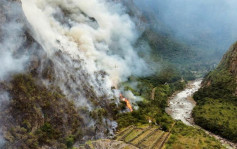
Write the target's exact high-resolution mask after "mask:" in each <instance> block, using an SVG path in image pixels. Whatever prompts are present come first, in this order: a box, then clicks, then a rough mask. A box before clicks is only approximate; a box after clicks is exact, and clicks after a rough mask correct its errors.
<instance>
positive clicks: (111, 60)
mask: <svg viewBox="0 0 237 149" xmlns="http://www.w3.org/2000/svg"><path fill="white" fill-rule="evenodd" d="M22 4H23V9H24V12H25V15H26V17H27V19H28V21H29V22H30V24H31V25H32V27H33V29H34V31H35V34H36V36H37V39H38V41H39V42H40V43H41V45H43V47H44V48H45V49H47V52H48V54H52V53H53V52H55V50H58V49H60V50H62V51H63V52H66V53H68V54H69V55H71V57H73V58H75V59H77V58H78V56H80V58H81V59H84V60H86V65H87V69H88V71H89V73H93V72H95V71H98V70H103V71H105V72H106V73H108V74H109V77H110V79H111V80H112V82H111V83H112V84H113V85H116V84H117V83H118V82H120V81H124V80H126V78H127V77H128V76H130V75H132V74H133V75H146V73H144V71H143V70H144V68H145V67H146V66H145V63H144V62H143V60H141V59H140V58H139V57H138V56H137V54H136V52H135V51H134V50H133V44H134V42H135V41H136V39H137V34H136V31H135V26H134V24H133V22H132V21H131V20H130V18H129V16H128V15H126V14H124V13H123V9H122V7H121V5H119V4H115V3H112V2H111V3H109V2H107V1H98V0H91V1H89V2H85V1H82V0H79V1H76V0H71V1H70V3H69V2H68V1H65V0H63V1H62V0H55V1H49V0H44V1H27V0H23V1H22ZM36 16H37V17H36ZM134 61H136V63H135V62H134Z"/></svg>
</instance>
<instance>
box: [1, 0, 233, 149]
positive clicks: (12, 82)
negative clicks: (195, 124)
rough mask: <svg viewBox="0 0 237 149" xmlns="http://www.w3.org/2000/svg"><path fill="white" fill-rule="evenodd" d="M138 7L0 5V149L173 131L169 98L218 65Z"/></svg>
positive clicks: (11, 1)
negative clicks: (126, 132)
mask: <svg viewBox="0 0 237 149" xmlns="http://www.w3.org/2000/svg"><path fill="white" fill-rule="evenodd" d="M142 4H143V3H141V2H140V1H137V2H135V1H132V0H129V1H125V0H122V1H118V0H112V1H111V0H87V1H85V0H1V1H0V148H7V149H8V148H9V149H10V148H42V149H45V148H53V149H54V148H55V149H56V148H72V147H73V146H74V147H78V146H80V144H82V143H85V142H86V141H88V140H96V139H101V138H113V137H114V136H115V131H116V130H117V129H118V128H122V127H126V126H128V125H132V124H134V125H143V124H147V123H151V124H152V125H153V124H154V125H158V126H160V129H162V130H163V131H171V128H173V123H174V120H172V119H171V117H169V116H168V115H167V114H166V113H165V107H166V106H167V100H168V97H169V96H171V95H172V94H173V93H174V92H175V91H177V90H180V89H183V88H184V87H185V84H186V82H185V81H187V80H192V79H195V78H196V77H200V76H202V75H203V74H205V73H206V72H207V71H208V70H210V69H212V68H213V64H215V63H216V62H217V61H218V57H213V59H209V57H211V56H213V53H209V52H207V53H209V54H208V56H207V55H206V56H207V57H204V56H205V54H206V53H205V52H203V49H205V48H207V47H205V46H203V45H202V44H199V43H197V42H196V40H197V39H196V37H198V38H199V37H200V36H196V34H193V32H189V30H187V31H186V30H185V32H183V34H179V33H180V30H178V29H181V27H180V26H182V25H183V24H177V28H178V29H177V30H176V28H174V27H173V26H172V25H170V24H169V22H167V20H166V19H165V18H166V16H164V15H160V13H159V15H158V16H157V15H156V14H154V13H153V12H154V11H153V7H150V6H149V7H150V8H152V9H150V10H152V11H147V10H146V5H144V7H143V6H142ZM162 7H163V5H162ZM164 8H166V7H164ZM178 8H179V7H178ZM167 10H168V9H167ZM164 12H166V11H164ZM178 26H179V27H178ZM200 27H202V26H200ZM218 27H219V26H218ZM206 30H207V29H205V32H206ZM192 31H193V30H192ZM197 32H199V30H198V31H197ZM215 33H216V32H215ZM187 34H193V36H195V38H189V37H188V36H186V35H187ZM215 35H216V34H215ZM228 35H229V34H228V33H227V34H226V35H225V36H228ZM181 37H182V38H181ZM205 37H206V36H205ZM187 39H190V40H191V41H189V40H187ZM221 39H222V38H221ZM231 39H232V38H231ZM228 41H229V39H228ZM192 42H195V43H197V44H198V45H200V47H199V46H196V45H195V46H193V44H192ZM218 42H219V41H218ZM204 45H205V44H204ZM207 49H210V48H209V47H208V48H207ZM200 51H202V52H200ZM207 59H208V61H207ZM183 79H184V80H183ZM151 93H152V94H153V95H154V96H155V95H156V97H154V99H153V100H151V99H150V97H151V96H150V94H151ZM181 126H182V124H181V123H180V124H179V126H177V128H176V129H179V127H181ZM182 127H183V126H182ZM187 130H188V129H187ZM179 131H182V130H179ZM192 131H193V132H195V131H196V129H192ZM182 137H184V138H185V137H186V136H182ZM198 137H203V138H204V140H211V139H210V137H205V135H204V133H201V135H199V136H198ZM176 141H177V140H176ZM210 142H212V143H213V144H214V145H216V146H220V143H219V142H216V140H211V141H210ZM212 143H210V144H212ZM206 145H208V143H207V144H204V146H206Z"/></svg>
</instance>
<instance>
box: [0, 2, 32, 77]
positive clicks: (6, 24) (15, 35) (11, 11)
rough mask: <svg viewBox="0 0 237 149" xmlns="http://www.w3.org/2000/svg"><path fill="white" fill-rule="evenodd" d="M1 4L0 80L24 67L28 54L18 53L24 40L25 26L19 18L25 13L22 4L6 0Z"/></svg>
mask: <svg viewBox="0 0 237 149" xmlns="http://www.w3.org/2000/svg"><path fill="white" fill-rule="evenodd" d="M0 5H1V9H0V36H1V39H0V64H1V66H0V80H4V79H6V78H7V77H8V76H9V74H12V73H17V72H21V71H22V70H23V69H24V65H25V62H26V60H27V56H26V55H22V54H20V55H19V54H18V52H19V49H20V47H21V46H22V44H23V42H24V37H23V36H22V35H23V33H24V32H23V30H24V29H23V27H24V26H23V23H21V22H20V21H19V20H18V19H19V17H20V16H21V15H22V14H23V13H22V11H21V9H20V4H17V3H14V2H11V3H9V2H7V1H5V0H4V1H1V2H0Z"/></svg>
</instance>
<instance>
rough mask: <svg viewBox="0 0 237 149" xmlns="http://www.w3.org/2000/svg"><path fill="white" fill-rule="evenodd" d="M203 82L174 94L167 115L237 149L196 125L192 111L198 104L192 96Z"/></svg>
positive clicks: (230, 143)
mask: <svg viewBox="0 0 237 149" xmlns="http://www.w3.org/2000/svg"><path fill="white" fill-rule="evenodd" d="M201 82H202V80H201V79H198V80H195V81H191V82H189V83H188V85H187V87H186V88H185V89H184V90H183V91H180V92H176V93H174V94H173V95H172V96H171V97H170V99H169V101H168V106H169V107H167V108H166V113H168V114H169V115H170V116H171V117H172V118H173V119H176V120H181V121H182V122H183V123H185V124H186V125H189V126H193V127H196V128H198V129H202V130H204V131H205V132H206V133H207V134H209V135H210V136H213V137H214V138H216V139H217V140H219V141H220V142H221V143H222V144H223V145H224V146H225V147H226V148H228V149H237V144H236V143H232V142H230V141H228V140H226V139H224V138H222V137H220V136H218V135H215V134H213V133H211V132H209V131H207V130H205V129H203V128H201V127H200V126H197V125H195V124H194V121H193V118H192V110H193V108H194V107H195V106H196V102H195V101H194V99H193V98H192V96H193V94H194V93H195V92H196V91H198V89H199V88H200V87H201Z"/></svg>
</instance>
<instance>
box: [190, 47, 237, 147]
mask: <svg viewBox="0 0 237 149" xmlns="http://www.w3.org/2000/svg"><path fill="white" fill-rule="evenodd" d="M233 49H234V48H231V49H230V50H229V51H228V52H227V54H226V55H225V56H224V58H223V60H222V61H221V63H220V65H219V66H218V68H217V69H216V70H214V71H212V72H210V73H209V74H208V75H207V76H206V77H205V79H204V87H203V88H201V89H200V90H199V91H198V92H197V93H195V94H194V99H195V100H196V101H197V106H196V107H195V108H194V111H193V116H194V120H195V122H196V123H197V124H198V125H200V126H202V127H203V128H205V129H208V130H210V131H212V132H214V133H216V134H219V135H221V136H223V137H225V138H227V139H229V140H232V141H234V142H237V131H236V130H237V119H236V118H237V115H236V113H237V97H236V96H235V92H236V91H235V90H236V77H235V73H234V71H233V70H231V69H236V68H233V67H230V66H231V65H233V63H235V62H233V61H232V60H233V59H232V58H231V57H233V55H235V54H236V52H235V51H234V50H233ZM234 57H235V56H234Z"/></svg>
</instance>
